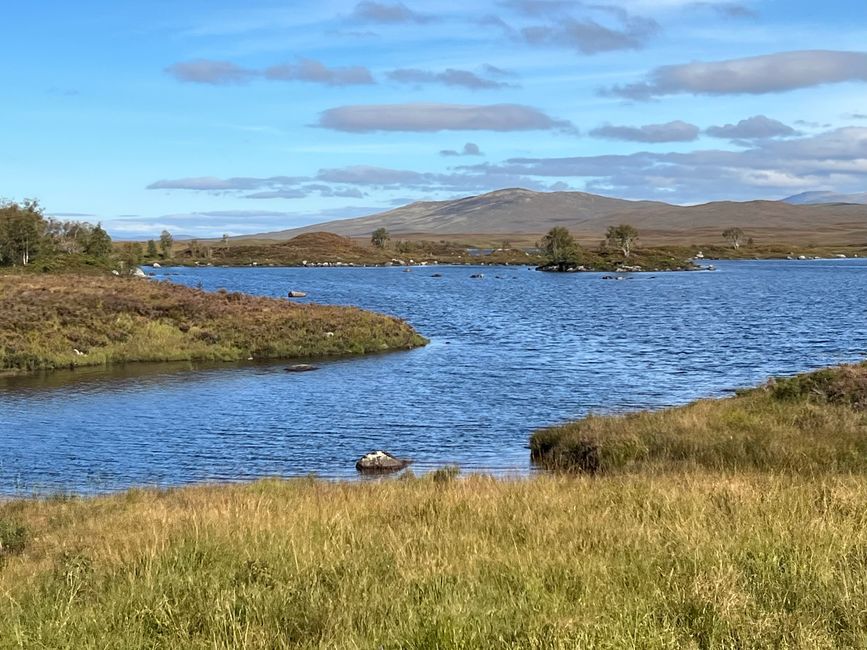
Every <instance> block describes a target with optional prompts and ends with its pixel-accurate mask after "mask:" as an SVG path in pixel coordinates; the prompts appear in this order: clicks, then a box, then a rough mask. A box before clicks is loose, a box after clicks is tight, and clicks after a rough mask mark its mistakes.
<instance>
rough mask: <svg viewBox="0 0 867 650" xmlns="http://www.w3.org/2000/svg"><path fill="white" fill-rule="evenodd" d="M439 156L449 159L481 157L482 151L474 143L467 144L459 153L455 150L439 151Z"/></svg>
mask: <svg viewBox="0 0 867 650" xmlns="http://www.w3.org/2000/svg"><path fill="white" fill-rule="evenodd" d="M440 155H441V156H445V157H451V156H483V155H484V154H483V153H482V150H481V149H480V148H479V145H477V144H476V143H475V142H467V143H466V144H465V145H464V148H463V149H461V150H460V151H458V150H456V149H443V150H442V151H440Z"/></svg>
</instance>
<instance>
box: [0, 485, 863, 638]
mask: <svg viewBox="0 0 867 650" xmlns="http://www.w3.org/2000/svg"><path fill="white" fill-rule="evenodd" d="M865 503H867V482H865V481H864V480H863V476H846V475H833V476H826V477H823V478H821V479H817V478H808V477H801V476H794V477H792V476H777V475H773V474H756V473H743V474H738V475H732V474H725V473H708V472H693V473H687V474H679V473H672V474H668V475H665V476H646V475H644V476H642V475H622V476H618V477H608V478H590V477H580V476H579V477H571V476H547V477H541V478H537V479H532V480H523V481H498V480H494V479H489V478H486V477H478V476H474V477H470V478H467V479H459V480H434V479H433V478H427V477H425V478H421V479H408V480H402V481H384V482H376V483H362V484H358V483H356V484H345V483H327V482H321V481H316V480H293V481H285V482H284V481H264V482H259V483H255V484H251V485H244V486H223V487H200V488H187V489H182V490H172V491H167V492H162V491H151V490H135V491H132V492H128V493H125V494H121V495H116V496H111V497H102V498H95V499H82V500H79V499H60V500H36V501H34V500H25V501H13V502H9V503H6V504H2V505H0V519H10V518H11V519H14V520H15V521H17V522H20V525H23V526H25V527H26V530H27V542H26V546H25V547H24V548H23V549H21V550H20V551H18V552H16V554H14V555H10V556H9V557H8V558H7V560H6V563H5V567H4V568H3V569H2V570H0V646H2V647H4V648H6V647H9V648H14V647H20V648H33V647H38V648H61V647H64V648H65V647H75V648H106V647H112V648H114V647H123V648H193V649H195V648H371V649H373V648H395V649H397V648H417V649H421V648H430V649H434V648H540V649H541V648H546V649H547V648H583V647H588V648H591V647H592V648H612V649H614V648H618V649H619V648H642V649H644V648H647V649H654V648H769V647H779V648H809V649H811V650H813V649H817V648H829V649H830V648H861V647H864V646H865V644H867V611H865V608H864V602H867V551H865V549H867V515H865V509H864V504H865Z"/></svg>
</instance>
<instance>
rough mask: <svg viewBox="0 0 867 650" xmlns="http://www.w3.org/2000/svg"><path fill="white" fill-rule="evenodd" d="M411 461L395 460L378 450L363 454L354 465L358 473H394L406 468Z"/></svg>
mask: <svg viewBox="0 0 867 650" xmlns="http://www.w3.org/2000/svg"><path fill="white" fill-rule="evenodd" d="M411 462H412V461H410V460H406V459H405V458H395V457H394V456H392V455H391V454H389V453H388V452H385V451H382V450H378V451H372V452H370V453H369V454H365V455H364V456H362V457H361V458H359V459H358V462H356V463H355V469H357V470H358V471H359V472H396V471H398V470H401V469H403V468H404V467H407V466H408V465H409V464H410V463H411Z"/></svg>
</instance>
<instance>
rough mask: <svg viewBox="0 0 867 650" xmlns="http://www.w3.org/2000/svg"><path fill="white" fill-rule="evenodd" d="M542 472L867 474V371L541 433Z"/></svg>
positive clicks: (836, 371) (818, 375)
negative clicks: (690, 470) (693, 470)
mask: <svg viewBox="0 0 867 650" xmlns="http://www.w3.org/2000/svg"><path fill="white" fill-rule="evenodd" d="M531 454H532V457H533V458H534V460H535V461H536V462H538V463H539V464H541V465H542V466H545V467H548V468H555V469H566V470H579V471H587V472H591V473H596V472H603V473H607V472H616V471H639V470H644V471H646V470H658V469H671V468H676V469H683V468H704V469H712V470H726V471H730V470H747V471H753V470H765V471H783V472H793V473H794V472H799V473H803V472H827V471H846V472H864V471H865V470H867V365H865V364H861V365H849V366H841V367H837V368H830V369H826V370H820V371H817V372H812V373H806V374H803V375H799V376H796V377H790V378H781V379H776V380H773V381H771V382H769V383H768V384H766V385H765V386H762V387H760V388H756V389H752V390H747V391H741V392H740V393H739V394H738V395H736V396H734V397H730V398H727V399H707V400H700V401H698V402H694V403H692V404H689V405H687V406H683V407H679V408H671V409H665V410H660V411H644V412H638V413H629V414H626V415H622V416H615V417H611V416H591V417H587V418H584V419H582V420H579V421H576V422H571V423H569V424H565V425H563V426H557V427H551V428H548V429H543V430H541V431H537V432H536V433H534V434H533V436H532V439H531Z"/></svg>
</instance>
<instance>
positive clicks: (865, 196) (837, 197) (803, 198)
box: [783, 192, 867, 205]
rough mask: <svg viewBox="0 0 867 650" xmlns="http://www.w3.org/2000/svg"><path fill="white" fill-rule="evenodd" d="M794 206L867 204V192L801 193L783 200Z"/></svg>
mask: <svg viewBox="0 0 867 650" xmlns="http://www.w3.org/2000/svg"><path fill="white" fill-rule="evenodd" d="M783 201H784V202H785V203H791V204H792V205H818V204H820V203H859V204H862V205H865V204H867V192H860V193H858V194H835V193H834V192H801V193H800V194H795V195H794V196H790V197H788V198H785V199H783Z"/></svg>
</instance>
